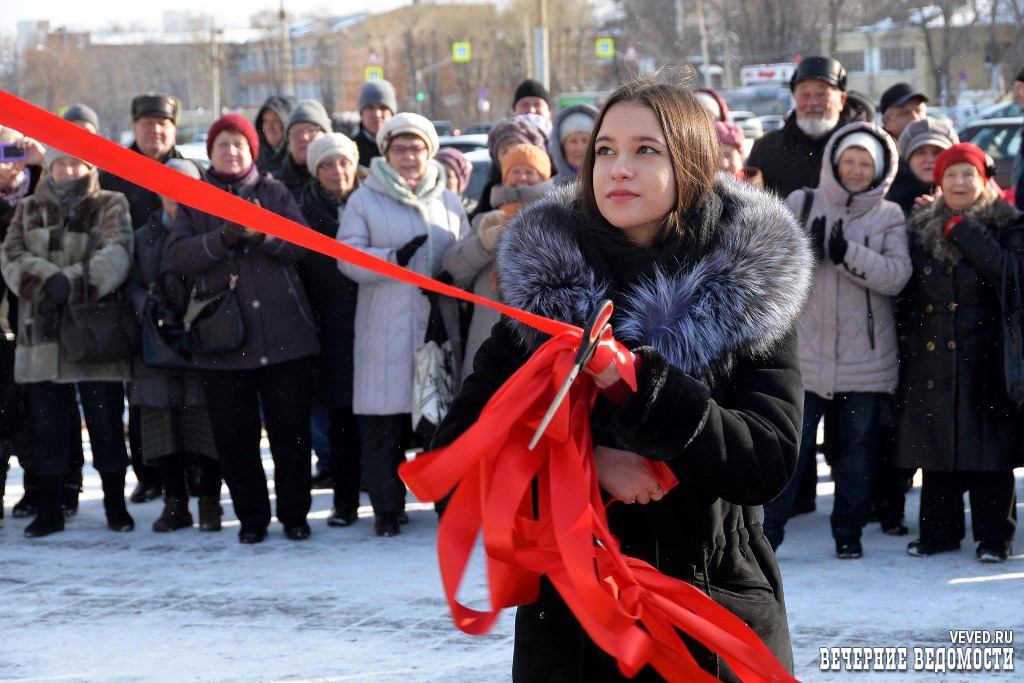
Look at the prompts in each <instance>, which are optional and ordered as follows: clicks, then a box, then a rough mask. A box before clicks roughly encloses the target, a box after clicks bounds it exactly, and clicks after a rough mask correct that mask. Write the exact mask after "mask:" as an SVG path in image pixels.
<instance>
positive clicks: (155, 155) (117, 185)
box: [100, 93, 184, 503]
mask: <svg viewBox="0 0 1024 683" xmlns="http://www.w3.org/2000/svg"><path fill="white" fill-rule="evenodd" d="M180 109H181V105H180V104H179V102H178V98H176V97H174V96H173V95H167V94H164V93H147V94H145V95H138V96H137V97H135V98H134V99H132V106H131V111H132V133H134V134H135V140H133V141H132V144H131V146H130V147H129V149H130V150H132V151H133V152H138V153H139V154H142V155H144V156H147V157H149V158H150V159H153V160H154V161H158V162H160V163H161V164H162V163H164V162H166V161H167V160H168V159H183V158H184V157H183V156H182V154H181V152H179V151H178V149H177V148H176V147H175V146H174V145H175V136H176V135H177V133H178V115H179V113H180ZM100 187H102V188H103V189H104V190H111V191H113V192H120V193H122V194H124V196H125V197H126V198H127V199H128V211H129V213H130V214H131V219H132V228H133V229H136V230H137V229H138V228H140V227H142V226H143V225H145V224H146V223H147V222H148V221H149V217H150V215H152V213H153V212H154V211H162V210H163V204H162V203H161V201H160V195H158V194H157V193H156V192H153V191H152V190H147V189H146V188H144V187H142V186H141V185H136V184H135V183H133V182H131V181H130V180H125V179H124V178H121V177H120V176H116V175H114V174H112V173H108V172H107V171H100ZM128 446H129V449H128V450H129V453H130V455H131V460H132V470H133V471H134V472H135V478H136V479H137V480H138V485H137V486H136V487H135V489H134V490H133V491H132V494H131V497H130V500H131V502H133V503H145V502H147V501H150V500H155V499H157V498H159V497H160V496H161V495H162V494H163V485H162V483H161V481H160V470H158V469H157V468H156V467H151V466H148V465H146V464H145V463H143V461H142V447H141V445H140V439H139V409H138V408H137V407H134V406H130V407H129V409H128Z"/></svg>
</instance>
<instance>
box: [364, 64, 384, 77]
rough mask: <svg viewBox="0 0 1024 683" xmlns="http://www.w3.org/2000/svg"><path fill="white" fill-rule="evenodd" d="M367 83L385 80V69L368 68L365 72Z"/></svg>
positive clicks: (377, 67) (378, 67)
mask: <svg viewBox="0 0 1024 683" xmlns="http://www.w3.org/2000/svg"><path fill="white" fill-rule="evenodd" d="M365 75H366V80H367V81H381V80H384V68H383V67H380V66H368V67H366V71H365Z"/></svg>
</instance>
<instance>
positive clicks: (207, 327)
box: [183, 260, 245, 356]
mask: <svg viewBox="0 0 1024 683" xmlns="http://www.w3.org/2000/svg"><path fill="white" fill-rule="evenodd" d="M235 270H237V269H236V268H234V261H233V260H232V272H231V275H230V276H229V277H228V288H227V289H225V290H224V291H222V292H219V293H217V294H214V295H213V296H211V297H207V298H205V299H200V298H199V297H198V296H197V294H198V287H193V288H192V297H191V298H190V299H189V302H188V308H186V309H185V317H184V320H183V322H184V331H185V342H184V347H185V351H187V352H188V353H191V354H194V355H199V356H215V355H220V354H224V353H230V352H231V351H234V350H236V349H238V348H239V347H240V346H242V344H243V343H245V321H244V320H242V307H241V305H240V304H239V303H238V295H237V294H235V286H236V285H237V284H238V273H237V272H235Z"/></svg>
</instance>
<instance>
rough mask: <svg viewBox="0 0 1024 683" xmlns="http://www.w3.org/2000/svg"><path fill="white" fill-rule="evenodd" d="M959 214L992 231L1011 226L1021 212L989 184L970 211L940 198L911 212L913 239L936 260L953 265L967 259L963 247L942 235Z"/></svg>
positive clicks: (910, 224)
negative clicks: (952, 207)
mask: <svg viewBox="0 0 1024 683" xmlns="http://www.w3.org/2000/svg"><path fill="white" fill-rule="evenodd" d="M958 214H962V215H963V217H964V219H965V220H969V221H971V222H972V223H977V224H978V225H981V226H982V227H983V228H984V229H985V230H986V231H988V232H990V233H991V232H993V231H994V230H1001V229H1002V228H1005V227H1006V226H1008V225H1009V224H1010V223H1012V222H1013V221H1014V220H1016V218H1017V216H1019V215H1020V212H1019V211H1018V210H1017V209H1016V208H1015V207H1013V206H1012V205H1010V204H1009V203H1007V202H1005V201H1002V198H1001V197H1000V196H999V193H998V192H997V191H996V190H994V189H992V187H991V186H986V187H985V190H984V191H983V192H982V193H981V197H979V198H978V201H976V202H975V203H974V204H973V205H971V207H970V208H968V209H967V210H966V211H953V210H952V209H950V208H949V207H948V206H947V205H946V201H945V198H944V197H939V198H938V199H936V200H935V201H934V202H932V203H931V204H930V205H929V206H928V207H926V208H924V209H923V210H921V211H917V212H915V213H914V214H913V215H911V217H910V220H909V221H908V226H907V227H908V229H909V230H910V235H911V238H912V239H913V240H915V241H916V242H917V243H918V244H919V245H920V246H921V248H922V249H924V251H925V252H927V253H929V254H931V255H932V256H933V257H934V258H935V259H936V260H938V261H943V262H945V263H950V264H952V265H956V264H958V263H960V259H961V258H963V252H962V251H960V247H958V246H957V245H956V244H955V243H954V242H953V240H951V239H949V238H948V237H946V236H945V235H943V234H942V233H943V230H944V229H945V227H946V224H947V223H948V222H949V219H950V218H952V217H953V216H956V215H958Z"/></svg>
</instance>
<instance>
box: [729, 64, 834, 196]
mask: <svg viewBox="0 0 1024 683" xmlns="http://www.w3.org/2000/svg"><path fill="white" fill-rule="evenodd" d="M789 86H790V89H791V90H792V91H793V97H794V98H795V99H796V109H795V110H794V111H793V112H792V113H791V114H790V115H789V118H787V119H786V125H784V126H783V127H782V128H780V129H779V130H775V131H772V132H770V133H768V134H766V135H764V136H763V137H761V138H760V139H759V140H757V141H756V142H754V146H753V148H752V149H751V150H750V157H749V158H748V159H747V165H748V166H753V167H754V168H759V169H761V172H762V173H763V174H764V186H765V189H766V190H771V191H774V192H776V193H777V194H778V195H779V196H781V197H786V196H788V195H789V193H791V192H792V191H793V190H798V189H800V188H801V187H815V186H817V184H818V175H819V174H820V172H821V156H822V152H823V150H824V148H825V143H826V142H828V139H829V137H830V136H831V135H832V133H833V132H835V130H836V129H837V128H839V127H840V126H842V125H845V124H846V123H847V119H848V114H847V112H846V110H845V106H846V70H845V69H844V68H843V65H842V64H840V63H839V62H837V61H836V60H834V59H832V58H831V57H807V58H806V59H804V60H803V61H801V62H800V64H799V65H797V68H796V71H795V72H794V73H793V78H792V79H791V80H790V83H789Z"/></svg>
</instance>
